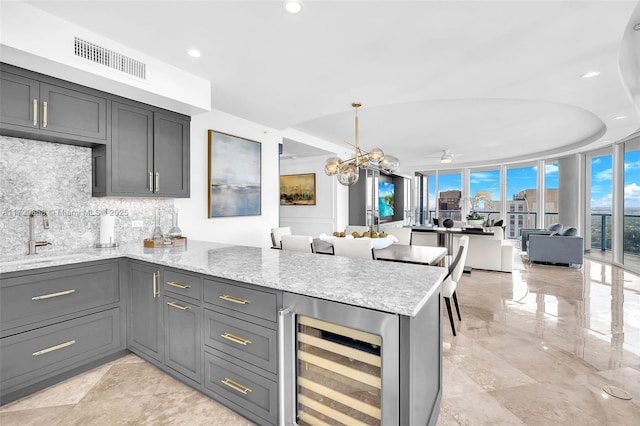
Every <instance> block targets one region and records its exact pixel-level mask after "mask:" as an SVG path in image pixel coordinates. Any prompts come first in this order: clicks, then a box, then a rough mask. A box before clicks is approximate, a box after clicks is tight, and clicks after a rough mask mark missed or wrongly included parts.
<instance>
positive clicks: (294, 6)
mask: <svg viewBox="0 0 640 426" xmlns="http://www.w3.org/2000/svg"><path fill="white" fill-rule="evenodd" d="M284 7H285V9H287V12H289V13H298V12H300V11H301V10H302V4H301V3H300V1H299V0H287V2H286V3H285V5H284Z"/></svg>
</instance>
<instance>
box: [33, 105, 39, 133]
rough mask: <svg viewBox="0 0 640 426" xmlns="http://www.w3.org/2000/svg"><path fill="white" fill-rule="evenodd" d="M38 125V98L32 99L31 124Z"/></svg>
mask: <svg viewBox="0 0 640 426" xmlns="http://www.w3.org/2000/svg"><path fill="white" fill-rule="evenodd" d="M37 125H38V100H37V99H34V100H33V126H34V127H35V126H37Z"/></svg>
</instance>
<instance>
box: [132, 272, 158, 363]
mask: <svg viewBox="0 0 640 426" xmlns="http://www.w3.org/2000/svg"><path fill="white" fill-rule="evenodd" d="M160 270H161V268H160V267H158V266H155V265H149V264H145V263H139V262H129V314H128V335H127V342H128V346H129V348H130V349H131V350H132V351H133V352H136V353H138V354H139V355H143V356H145V355H146V357H150V358H152V359H155V360H156V361H160V362H162V359H163V349H164V348H163V335H164V333H163V332H162V305H161V301H162V299H161V298H160V279H161V271H160Z"/></svg>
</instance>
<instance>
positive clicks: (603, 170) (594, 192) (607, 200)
mask: <svg viewBox="0 0 640 426" xmlns="http://www.w3.org/2000/svg"><path fill="white" fill-rule="evenodd" d="M587 161H588V164H587V166H588V171H589V175H588V179H589V192H590V193H589V199H590V203H589V205H590V212H589V215H590V219H591V226H590V234H591V235H590V241H591V250H600V251H601V252H602V254H603V255H605V257H606V258H607V259H608V260H609V261H611V206H612V201H613V156H612V155H611V154H604V155H602V154H600V153H596V154H593V155H590V156H589V157H588V159H587Z"/></svg>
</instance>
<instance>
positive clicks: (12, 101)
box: [0, 64, 110, 146]
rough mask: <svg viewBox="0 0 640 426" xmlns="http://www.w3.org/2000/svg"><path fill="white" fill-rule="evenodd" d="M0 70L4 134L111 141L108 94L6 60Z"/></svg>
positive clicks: (0, 114)
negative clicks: (6, 62) (8, 63)
mask: <svg viewBox="0 0 640 426" xmlns="http://www.w3.org/2000/svg"><path fill="white" fill-rule="evenodd" d="M0 71H2V72H1V73H0V80H1V90H2V96H1V97H0V131H1V133H2V134H5V135H9V136H18V137H28V138H31V139H38V140H45V141H51V142H60V143H68V144H75V145H82V146H93V145H96V144H106V143H107V142H108V140H109V137H110V132H109V128H108V121H109V112H108V111H107V107H108V103H109V101H108V99H107V97H106V95H105V96H101V93H100V92H98V91H95V90H93V89H90V88H87V87H83V86H79V85H76V84H72V83H68V82H65V81H62V80H58V79H54V78H51V77H47V76H44V75H41V74H37V73H33V72H31V71H27V70H23V69H20V68H16V67H11V66H8V65H5V64H2V68H0Z"/></svg>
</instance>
